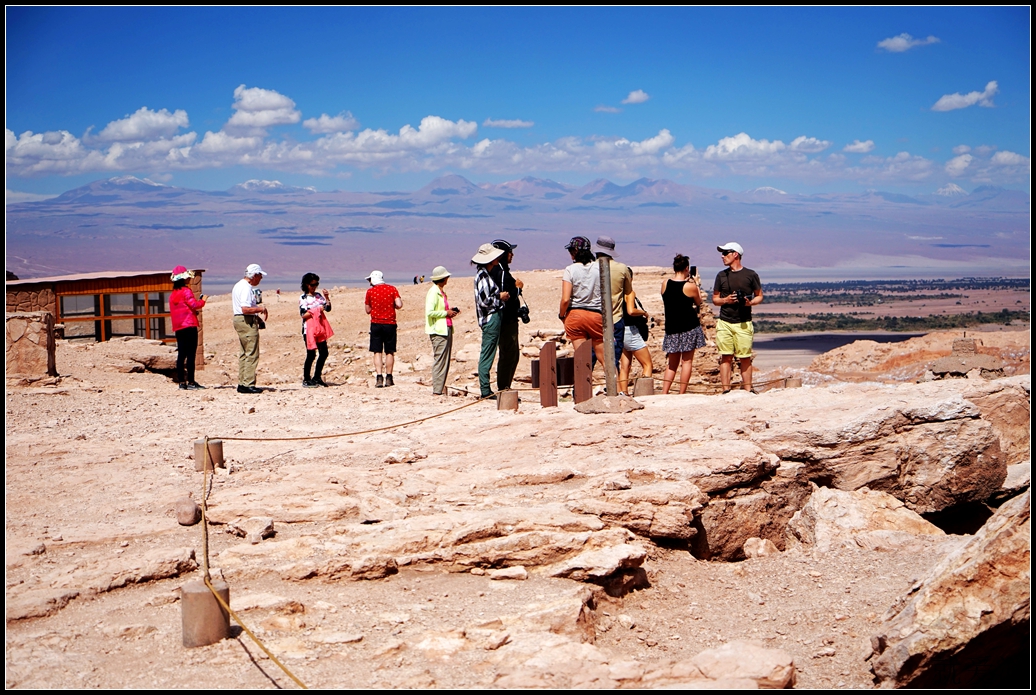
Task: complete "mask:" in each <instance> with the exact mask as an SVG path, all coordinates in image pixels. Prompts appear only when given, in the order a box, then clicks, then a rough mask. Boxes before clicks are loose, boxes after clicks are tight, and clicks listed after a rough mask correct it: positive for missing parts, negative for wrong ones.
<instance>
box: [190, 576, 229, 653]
mask: <svg viewBox="0 0 1036 695" xmlns="http://www.w3.org/2000/svg"><path fill="white" fill-rule="evenodd" d="M212 586H213V588H215V589H216V592H217V593H218V594H219V596H220V598H222V599H223V601H224V602H225V603H226V604H227V605H228V606H229V605H230V587H229V586H227V583H226V582H225V581H223V580H221V579H213V580H212ZM180 618H181V622H182V625H183V646H185V647H204V646H205V645H207V644H214V643H216V642H219V641H220V640H222V639H226V638H227V637H229V636H230V614H229V613H227V611H226V610H225V609H224V608H223V606H221V605H219V601H217V600H216V597H215V596H213V595H212V592H211V591H209V587H207V586H205V582H204V581H203V580H201V579H196V580H194V581H191V582H187V583H186V584H184V585H183V587H182V588H181V589H180Z"/></svg>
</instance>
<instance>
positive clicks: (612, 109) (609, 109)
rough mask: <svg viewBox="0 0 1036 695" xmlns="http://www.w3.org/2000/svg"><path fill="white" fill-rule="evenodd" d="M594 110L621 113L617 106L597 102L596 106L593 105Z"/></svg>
mask: <svg viewBox="0 0 1036 695" xmlns="http://www.w3.org/2000/svg"><path fill="white" fill-rule="evenodd" d="M594 111H596V112H597V113H622V109H620V108H619V107H618V106H605V105H604V104H599V105H598V106H595V107H594Z"/></svg>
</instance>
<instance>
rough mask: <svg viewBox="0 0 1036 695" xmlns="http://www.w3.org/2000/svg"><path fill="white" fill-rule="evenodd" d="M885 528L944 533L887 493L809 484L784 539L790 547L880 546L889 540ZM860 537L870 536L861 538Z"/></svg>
mask: <svg viewBox="0 0 1036 695" xmlns="http://www.w3.org/2000/svg"><path fill="white" fill-rule="evenodd" d="M889 531H893V532H902V533H906V534H913V535H930V536H943V535H945V534H944V533H943V531H942V529H940V528H939V527H937V526H935V525H934V524H932V523H929V522H928V521H926V520H925V519H923V518H922V517H921V516H920V515H919V514H917V513H915V512H912V511H910V510H909V509H907V507H906V505H904V504H903V503H902V502H900V501H899V500H898V499H896V498H895V497H893V496H892V495H889V494H888V493H885V492H880V491H877V490H869V489H867V488H862V489H860V490H853V491H844V490H834V489H831V488H824V487H817V486H816V485H813V494H812V495H810V498H809V501H807V502H806V504H805V505H804V506H803V507H802V509H800V510H799V511H798V512H796V513H795V516H793V517H792V518H791V521H789V522H788V536H787V539H788V544H789V545H790V546H794V545H798V544H802V545H807V546H812V547H813V548H814V549H815V550H817V551H820V552H827V551H829V550H832V549H834V548H836V547H840V546H845V545H854V544H856V545H860V546H861V547H871V548H878V547H881V545H882V543H881V540H879V539H881V538H886V539H889V537H888V536H887V535H882V534H884V533H885V532H889ZM876 534H877V535H876ZM864 536H871V537H870V538H869V539H866V540H865V539H864V538H863V537H864ZM893 538H894V537H893ZM890 540H891V539H890Z"/></svg>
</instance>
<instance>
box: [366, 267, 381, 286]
mask: <svg viewBox="0 0 1036 695" xmlns="http://www.w3.org/2000/svg"><path fill="white" fill-rule="evenodd" d="M366 279H367V280H370V283H371V284H372V285H384V284H385V275H384V274H383V273H382V272H381V271H380V270H373V271H371V274H370V275H368V276H367V277H366Z"/></svg>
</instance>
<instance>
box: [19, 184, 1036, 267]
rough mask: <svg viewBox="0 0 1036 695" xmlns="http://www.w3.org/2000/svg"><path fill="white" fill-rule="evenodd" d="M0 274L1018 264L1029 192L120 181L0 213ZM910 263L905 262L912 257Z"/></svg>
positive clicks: (1024, 252)
mask: <svg viewBox="0 0 1036 695" xmlns="http://www.w3.org/2000/svg"><path fill="white" fill-rule="evenodd" d="M6 210H7V268H8V270H12V271H14V272H15V273H16V274H18V275H19V277H22V278H26V277H37V276H42V275H55V274H60V273H70V272H90V271H97V270H119V269H138V268H149V269H150V268H155V267H164V266H169V267H170V268H171V267H172V266H174V265H177V264H183V265H187V266H192V267H205V268H208V269H210V272H213V273H216V274H218V275H225V276H228V277H232V276H234V275H236V274H238V273H239V272H240V270H241V269H243V268H244V266H245V265H246V264H247V263H251V262H259V263H262V264H263V266H264V267H267V268H268V269H270V270H271V272H274V273H275V274H279V273H280V272H283V273H284V274H285V276H289V275H290V276H294V275H297V274H300V273H301V272H305V271H308V270H314V271H315V272H318V273H321V274H326V275H327V276H329V277H331V276H334V277H345V276H351V275H355V274H358V273H362V274H366V273H367V272H369V271H370V269H372V268H374V267H378V268H381V269H382V270H385V271H387V272H394V273H396V274H397V275H398V274H404V275H409V274H422V273H423V274H428V273H429V272H430V271H431V268H432V267H433V266H435V265H439V264H442V265H446V266H447V267H448V268H450V269H451V270H452V271H453V272H455V273H461V274H465V273H467V272H468V271H469V268H468V267H467V263H468V259H469V258H470V257H471V256H472V255H473V254H474V252H475V251H476V250H477V248H478V246H479V244H481V243H483V242H486V241H492V240H493V239H496V238H505V239H507V240H509V241H511V242H513V243H517V244H518V245H519V250H518V254H517V256H516V266H518V267H522V268H550V267H557V268H560V267H563V266H564V265H566V264H567V263H568V262H569V261H568V256H567V253H566V252H565V251H564V248H563V246H564V244H565V242H566V241H567V239H568V238H569V237H571V236H574V235H577V234H581V235H585V236H588V237H590V238H591V240H593V239H594V238H595V237H596V236H598V235H600V234H606V235H609V236H612V237H614V238H615V240H616V241H617V242H618V250H619V255H620V256H621V258H622V259H623V260H625V261H627V262H629V263H631V264H635V265H667V264H668V263H669V262H670V261H671V259H672V256H673V254H675V253H677V252H681V253H685V254H688V255H690V256H691V258H692V262H696V263H697V264H698V265H718V263H717V258H716V254H715V246H716V245H717V244H719V243H723V242H726V241H729V240H731V239H734V240H737V241H739V242H740V243H741V244H742V245H743V246H744V247H745V248H746V257H745V262H746V265H749V266H753V267H794V266H800V267H806V268H812V267H823V266H836V265H846V264H849V265H851V264H852V262H853V259H854V258H858V257H863V256H866V257H867V258H874V257H883V256H884V257H888V263H889V265H890V266H895V265H896V263H897V262H899V261H897V259H904V258H910V259H913V260H911V262H910V263H909V264H907V265H910V264H915V265H916V264H917V263H918V262H920V263H924V262H925V261H924V259H930V260H931V262H932V263H933V264H934V265H936V266H938V265H939V264H946V263H953V264H958V265H964V266H967V265H969V264H979V265H982V266H983V267H988V266H996V265H997V264H998V263H1001V262H1008V263H1013V264H1014V265H1015V266H1017V265H1018V264H1020V263H1021V264H1023V265H1024V267H1026V268H1027V267H1028V265H1027V264H1028V250H1029V224H1030V198H1029V194H1028V193H1026V192H1024V191H1014V190H1006V189H1002V188H996V187H991V186H984V187H980V188H976V189H975V190H974V191H972V192H971V193H967V192H966V191H964V190H963V189H961V188H959V187H958V186H955V185H953V184H949V185H947V186H945V187H943V188H941V189H939V190H938V191H937V192H936V193H933V194H930V195H918V196H907V195H903V194H898V193H888V192H882V191H870V192H867V193H862V194H848V193H825V194H814V195H798V194H794V193H786V192H784V191H781V190H778V189H776V188H772V187H766V186H764V187H762V188H756V189H754V190H751V191H745V192H734V191H723V190H717V189H710V188H702V187H698V186H687V185H682V184H678V183H675V182H673V181H668V180H664V179H662V180H655V179H647V178H642V179H638V180H636V181H633V182H632V183H628V184H624V185H622V184H616V183H613V182H611V181H608V180H606V179H598V180H595V181H591V182H590V183H588V184H586V185H585V186H579V187H576V186H571V185H568V184H564V183H559V182H557V181H550V180H547V179H538V178H533V177H526V178H523V179H519V180H517V181H508V182H506V183H499V184H489V183H486V184H476V183H473V182H471V181H469V180H468V179H466V178H464V177H462V176H457V175H448V176H442V177H439V178H436V179H435V180H433V181H431V182H430V183H429V184H428V185H427V186H425V187H424V188H421V189H420V190H418V191H414V192H400V191H382V192H368V193H355V192H347V191H334V192H321V191H317V190H314V189H312V188H299V187H295V186H286V185H284V184H281V183H280V182H278V181H259V180H251V181H246V182H244V183H242V184H239V185H236V186H234V187H233V188H231V189H230V190H228V191H200V190H193V189H187V188H177V187H174V186H166V185H162V184H159V183H155V182H153V181H150V180H148V179H139V178H135V177H131V176H122V177H117V178H112V179H107V180H102V181H95V182H93V183H91V184H88V185H86V186H82V187H80V188H76V189H73V190H70V191H67V192H65V193H63V194H61V195H60V196H57V197H56V198H51V199H48V200H44V201H39V202H27V203H17V204H11V205H8V206H7V208H6ZM918 259H920V260H918Z"/></svg>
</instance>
